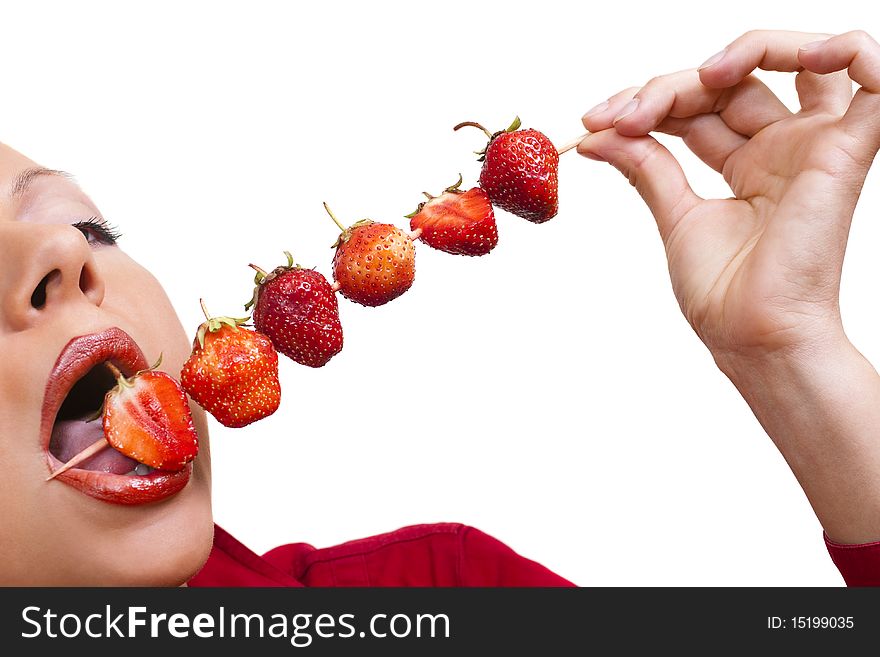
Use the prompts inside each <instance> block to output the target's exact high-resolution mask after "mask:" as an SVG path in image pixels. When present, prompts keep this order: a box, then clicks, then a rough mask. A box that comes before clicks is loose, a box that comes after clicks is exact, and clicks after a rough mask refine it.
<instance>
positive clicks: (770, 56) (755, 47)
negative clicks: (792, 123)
mask: <svg viewBox="0 0 880 657" xmlns="http://www.w3.org/2000/svg"><path fill="white" fill-rule="evenodd" d="M828 36H829V35H827V34H811V33H808V32H783V31H773V30H755V31H752V32H746V33H745V34H743V35H742V36H741V37H739V38H738V39H737V40H736V41H734V42H733V43H731V44H730V45H729V46H727V48H725V49H724V50H722V51H721V52H719V53H717V54H716V55H713V56H712V57H710V58H709V59H708V60H706V62H705V63H703V65H702V66H700V68H699V69H698V70H699V72H700V80H701V81H702V82H703V84H705V85H706V86H707V87H713V88H715V89H723V88H726V87H732V86H734V85H736V84H739V83H740V82H741V81H742V80H743V79H744V78H745V77H746V76H747V75H749V73H751V72H752V71H754V70H755V69H756V68H760V69H763V70H765V71H783V72H789V73H792V72H794V71H799V70H800V69H801V67H802V64H801V62H800V61H799V60H798V49H799V48H800V47H801V46H802V45H804V44H805V43H810V42H814V41H818V40H820V39H827V38H828Z"/></svg>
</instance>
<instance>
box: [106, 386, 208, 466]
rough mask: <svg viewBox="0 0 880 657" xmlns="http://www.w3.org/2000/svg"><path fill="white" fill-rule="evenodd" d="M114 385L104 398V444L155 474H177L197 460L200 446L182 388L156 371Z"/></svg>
mask: <svg viewBox="0 0 880 657" xmlns="http://www.w3.org/2000/svg"><path fill="white" fill-rule="evenodd" d="M116 374H117V372H114V375H116ZM116 380H117V385H116V387H115V388H113V390H111V391H110V392H108V393H107V395H106V396H105V397H104V421H103V422H104V436H105V438H106V439H107V442H109V443H110V444H111V445H113V447H115V448H116V449H118V450H119V451H120V452H122V453H123V454H125V455H126V456H129V457H131V458H133V459H135V460H137V461H140V462H141V463H145V464H147V465H149V466H152V467H154V468H156V469H157V470H182V469H183V468H184V467H185V466H186V464H187V463H189V462H190V461H192V460H193V458H195V456H196V454H198V451H199V441H198V435H197V434H196V430H195V427H194V426H193V421H192V415H191V414H190V411H189V404H188V403H187V400H186V394H185V393H184V392H183V390H182V389H181V387H180V386H179V385H178V384H177V382H176V381H175V380H174V379H172V378H171V377H170V376H168V375H167V374H165V372H157V371H156V370H147V371H146V372H138V373H137V374H135V375H134V376H133V377H130V378H126V377H124V376H122V375H121V374H119V375H118V376H117V377H116Z"/></svg>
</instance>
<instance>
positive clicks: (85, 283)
mask: <svg viewBox="0 0 880 657" xmlns="http://www.w3.org/2000/svg"><path fill="white" fill-rule="evenodd" d="M93 284H94V280H93V279H92V274H91V273H90V272H89V268H88V267H83V268H82V271H81V272H80V273H79V289H80V290H82V292H83V294H86V293H87V292H88V291H89V290H90V289H91V288H92V285H93Z"/></svg>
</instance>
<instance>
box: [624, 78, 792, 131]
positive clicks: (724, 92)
mask: <svg viewBox="0 0 880 657" xmlns="http://www.w3.org/2000/svg"><path fill="white" fill-rule="evenodd" d="M709 112H718V113H719V114H720V115H721V118H722V119H724V122H725V123H726V124H727V125H728V126H730V128H731V129H733V130H735V131H736V132H739V133H740V134H743V135H747V136H750V137H751V136H753V135H755V134H757V133H758V132H759V131H760V130H763V129H764V128H766V127H767V126H768V125H770V124H771V123H775V122H776V121H780V120H782V119H785V118H788V117H790V116H791V112H790V111H789V110H788V108H787V107H786V106H785V105H784V104H783V103H782V101H780V100H779V99H778V98H777V97H776V95H775V94H774V93H773V92H772V91H770V89H769V88H768V87H767V86H766V85H765V84H764V83H763V82H761V81H760V80H758V79H757V78H755V77H753V76H748V77H746V78H745V79H743V80H742V81H740V83H739V84H738V85H736V86H735V87H733V88H732V89H712V88H710V87H707V86H706V85H704V84H703V83H702V82H701V81H700V75H699V73H698V72H697V71H696V70H694V69H691V70H688V71H681V72H678V73H672V74H670V75H662V76H660V77H656V78H654V79H653V80H651V81H650V82H648V84H646V85H645V86H644V87H642V89H641V90H639V91H638V92H637V93H636V94H635V97H634V98H633V100H632V101H630V102H629V103H627V104H626V105H625V106H624V107H622V108H621V111H620V113H618V115H617V116H615V117H614V118H613V119H612V124H613V125H614V127H615V128H617V131H618V132H619V133H621V134H622V135H625V136H627V137H638V136H641V135H646V134H648V133H649V132H650V131H651V130H654V129H655V128H656V127H657V126H658V125H659V124H660V123H661V122H662V121H663V120H665V119H666V117H667V116H672V117H675V118H685V117H690V116H696V115H698V114H705V113H709Z"/></svg>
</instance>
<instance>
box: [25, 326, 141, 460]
mask: <svg viewBox="0 0 880 657" xmlns="http://www.w3.org/2000/svg"><path fill="white" fill-rule="evenodd" d="M105 361H109V362H111V363H113V364H114V365H115V366H116V367H118V368H119V371H120V372H122V373H123V374H125V375H126V376H131V375H132V374H134V373H135V372H138V371H140V370H145V369H147V368H148V367H149V364H148V363H147V359H146V358H145V357H144V354H143V352H142V351H141V348H140V347H138V345H137V343H135V341H134V340H133V339H132V338H131V336H130V335H129V334H128V333H126V332H125V331H123V330H122V329H120V328H117V327H115V326H114V327H112V328H109V329H107V330H105V331H102V332H100V333H92V334H90V335H81V336H79V337H76V338H73V339H72V340H71V341H70V342H68V343H67V346H65V347H64V349H62V350H61V354H60V355H59V356H58V360H56V361H55V366H54V367H53V368H52V372H51V373H50V374H49V380H48V381H47V382H46V392H45V394H44V396H43V410H42V416H41V422H40V440H41V444H42V446H43V448H44V449H47V450H48V449H49V441H50V440H51V438H52V425H53V424H54V423H55V418H56V416H57V415H58V410H59V409H60V408H61V404H62V402H64V399H65V397H67V395H68V393H70V390H71V388H73V386H74V384H75V383H76V382H77V381H79V380H80V379H81V378H83V377H84V376H85V375H86V374H87V373H88V372H89V370H91V369H92V368H93V367H94V366H95V365H97V364H99V363H103V362H105Z"/></svg>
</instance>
